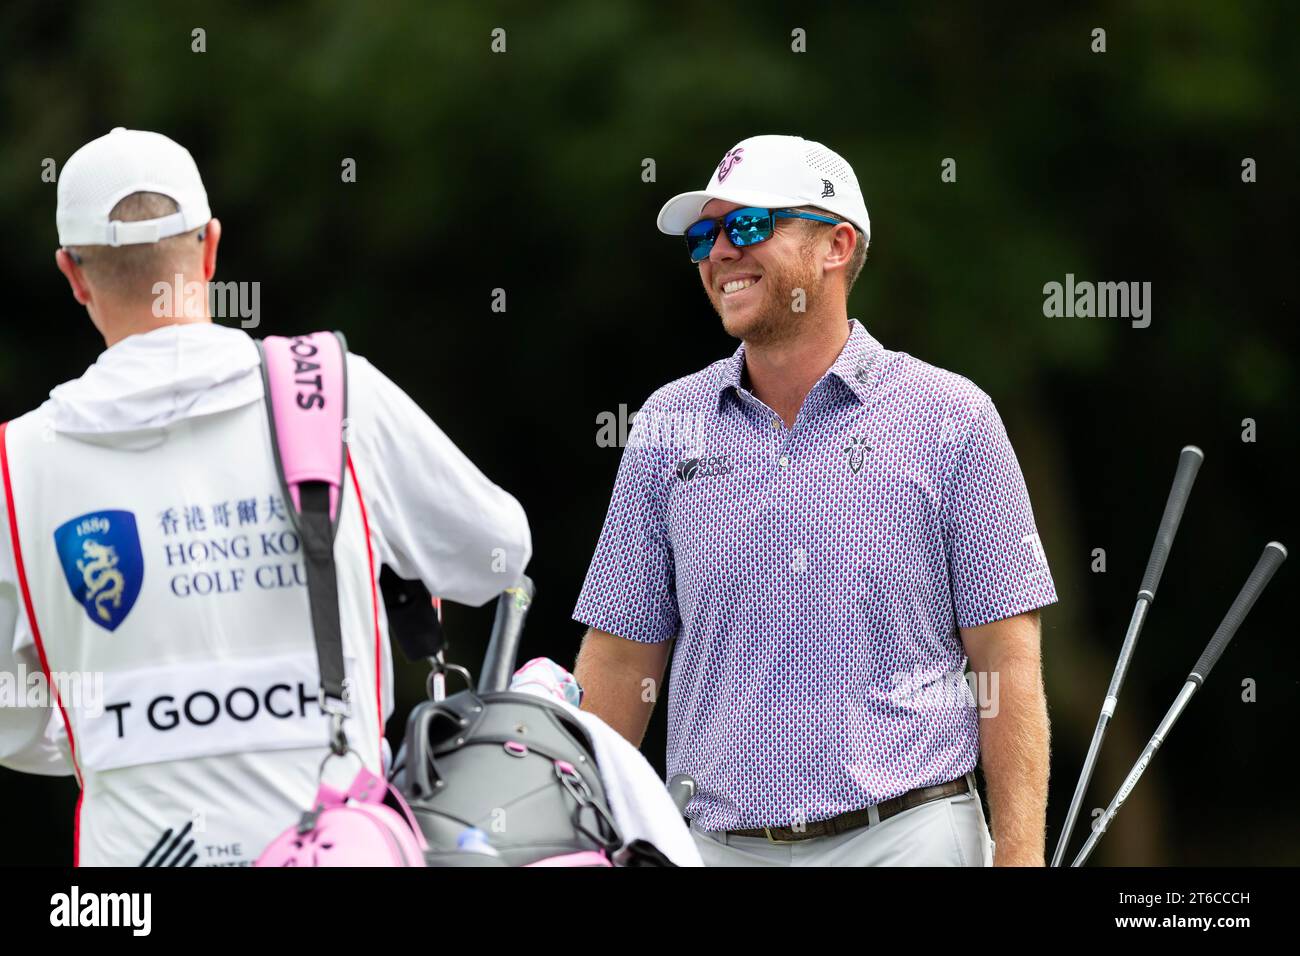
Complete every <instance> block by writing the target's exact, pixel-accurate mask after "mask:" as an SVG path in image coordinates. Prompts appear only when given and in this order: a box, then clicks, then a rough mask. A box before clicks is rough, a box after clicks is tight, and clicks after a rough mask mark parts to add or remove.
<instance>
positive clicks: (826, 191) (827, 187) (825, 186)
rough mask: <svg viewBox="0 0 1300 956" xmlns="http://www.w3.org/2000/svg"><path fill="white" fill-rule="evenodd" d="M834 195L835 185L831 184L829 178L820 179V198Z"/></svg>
mask: <svg viewBox="0 0 1300 956" xmlns="http://www.w3.org/2000/svg"><path fill="white" fill-rule="evenodd" d="M834 195H835V187H834V186H832V185H831V181H830V180H829V179H823V180H822V199H826V198H828V197H830V196H834Z"/></svg>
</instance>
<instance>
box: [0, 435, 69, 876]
mask: <svg viewBox="0 0 1300 956" xmlns="http://www.w3.org/2000/svg"><path fill="white" fill-rule="evenodd" d="M0 471H3V472H4V487H5V508H6V510H7V511H8V514H9V537H10V540H11V542H12V544H13V549H14V564H15V566H16V567H17V568H18V587H19V588H20V589H21V590H22V592H23V607H24V609H25V610H26V611H27V623H28V624H30V625H31V628H32V640H33V641H35V643H36V654H37V656H38V657H40V659H41V673H43V674H44V675H45V686H46V687H48V688H49V689H50V692H51V693H52V694H54V701H55V703H56V704H58V706H59V713H60V715H62V717H63V727H64V729H65V730H66V731H67V733H68V749H69V750H70V751H71V752H72V770H73V772H74V773H75V774H76V775H77V785H78V786H80V787H81V788H82V791H81V795H79V796H78V797H77V816H76V819H75V820H74V822H73V825H72V826H73V842H72V865H73V866H77V865H79V863H80V860H81V797H82V796H84V795H85V782H84V781H83V780H82V779H81V767H79V766H78V765H77V741H76V740H75V738H74V737H73V735H72V722H71V721H69V720H68V712H67V710H66V709H65V708H64V706H63V701H62V700H61V699H60V698H59V689H58V687H56V686H55V684H54V681H53V680H51V679H50V662H49V659H48V658H46V656H45V642H44V641H42V640H41V629H40V626H39V625H38V624H37V623H36V608H35V607H34V606H33V605H32V592H31V588H29V587H28V586H27V566H26V565H25V564H24V563H23V546H22V542H21V541H20V540H19V537H18V514H17V511H16V510H15V508H14V487H13V481H12V480H11V479H10V477H9V423H8V422H4V423H0Z"/></svg>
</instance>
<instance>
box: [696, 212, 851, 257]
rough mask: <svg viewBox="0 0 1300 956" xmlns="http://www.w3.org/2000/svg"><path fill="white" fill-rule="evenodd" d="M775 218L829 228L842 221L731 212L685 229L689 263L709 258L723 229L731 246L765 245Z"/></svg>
mask: <svg viewBox="0 0 1300 956" xmlns="http://www.w3.org/2000/svg"><path fill="white" fill-rule="evenodd" d="M778 219H811V220H812V221H813V222H829V223H831V224H832V225H837V224H838V223H840V222H842V221H843V220H841V219H831V218H830V217H829V216H819V215H817V214H816V213H811V212H801V211H799V210H798V209H760V208H758V207H757V206H745V207H744V208H743V209H733V210H732V211H731V212H729V213H727V214H726V215H725V216H719V217H718V218H717V219H701V220H700V221H699V222H697V223H694V224H693V225H692V226H691V227H690V228H689V229H687V230H686V248H687V249H688V250H689V251H690V254H691V262H701V261H703V260H704V259H707V258H708V257H709V253H710V252H712V251H713V243H714V242H715V241H716V240H717V238H718V233H719V232H720V231H721V230H723V229H725V230H727V239H728V240H729V241H730V242H731V244H732V245H733V246H737V247H739V246H756V245H758V244H759V243H760V242H767V240H769V239H771V238H772V233H773V232H774V231H775V230H776V220H778Z"/></svg>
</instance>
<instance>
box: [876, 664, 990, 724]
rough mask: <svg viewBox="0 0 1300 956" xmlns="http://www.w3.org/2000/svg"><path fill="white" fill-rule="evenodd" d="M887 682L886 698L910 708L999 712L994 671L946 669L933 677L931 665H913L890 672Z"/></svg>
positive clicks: (983, 713)
mask: <svg viewBox="0 0 1300 956" xmlns="http://www.w3.org/2000/svg"><path fill="white" fill-rule="evenodd" d="M889 683H890V688H889V699H890V700H891V701H892V702H893V703H895V704H898V705H899V706H900V707H906V708H908V709H909V710H952V709H955V708H963V707H974V708H977V709H978V710H979V715H980V716H981V717H996V716H997V715H998V672H997V671H968V672H965V673H963V672H961V671H949V672H947V673H944V674H940V675H939V676H938V678H937V679H936V678H935V677H934V676H933V671H931V670H930V669H928V668H924V667H914V668H913V669H912V670H910V671H895V672H894V673H892V674H890V675H889Z"/></svg>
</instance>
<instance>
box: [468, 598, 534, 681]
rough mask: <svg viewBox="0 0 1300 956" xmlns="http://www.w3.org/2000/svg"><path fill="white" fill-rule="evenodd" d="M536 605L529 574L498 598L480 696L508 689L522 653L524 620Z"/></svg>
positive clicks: (484, 664)
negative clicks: (516, 661) (529, 610)
mask: <svg viewBox="0 0 1300 956" xmlns="http://www.w3.org/2000/svg"><path fill="white" fill-rule="evenodd" d="M532 602H533V582H532V580H531V579H529V577H528V576H527V575H524V576H523V577H521V578H520V579H519V583H518V584H516V585H515V586H514V587H512V588H506V589H505V590H504V591H502V592H501V596H500V597H499V598H497V613H496V618H495V619H494V620H493V622H492V637H491V638H490V639H489V640H488V649H487V654H485V655H484V657H483V673H481V674H480V675H479V680H478V690H479V693H480V694H487V693H491V692H493V691H498V690H506V689H507V688H509V687H510V677H511V675H512V674H513V673H514V670H515V657H516V655H517V654H518V652H519V639H520V638H521V637H522V636H523V632H524V618H525V617H527V616H528V608H529V606H530V605H531V604H532Z"/></svg>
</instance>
